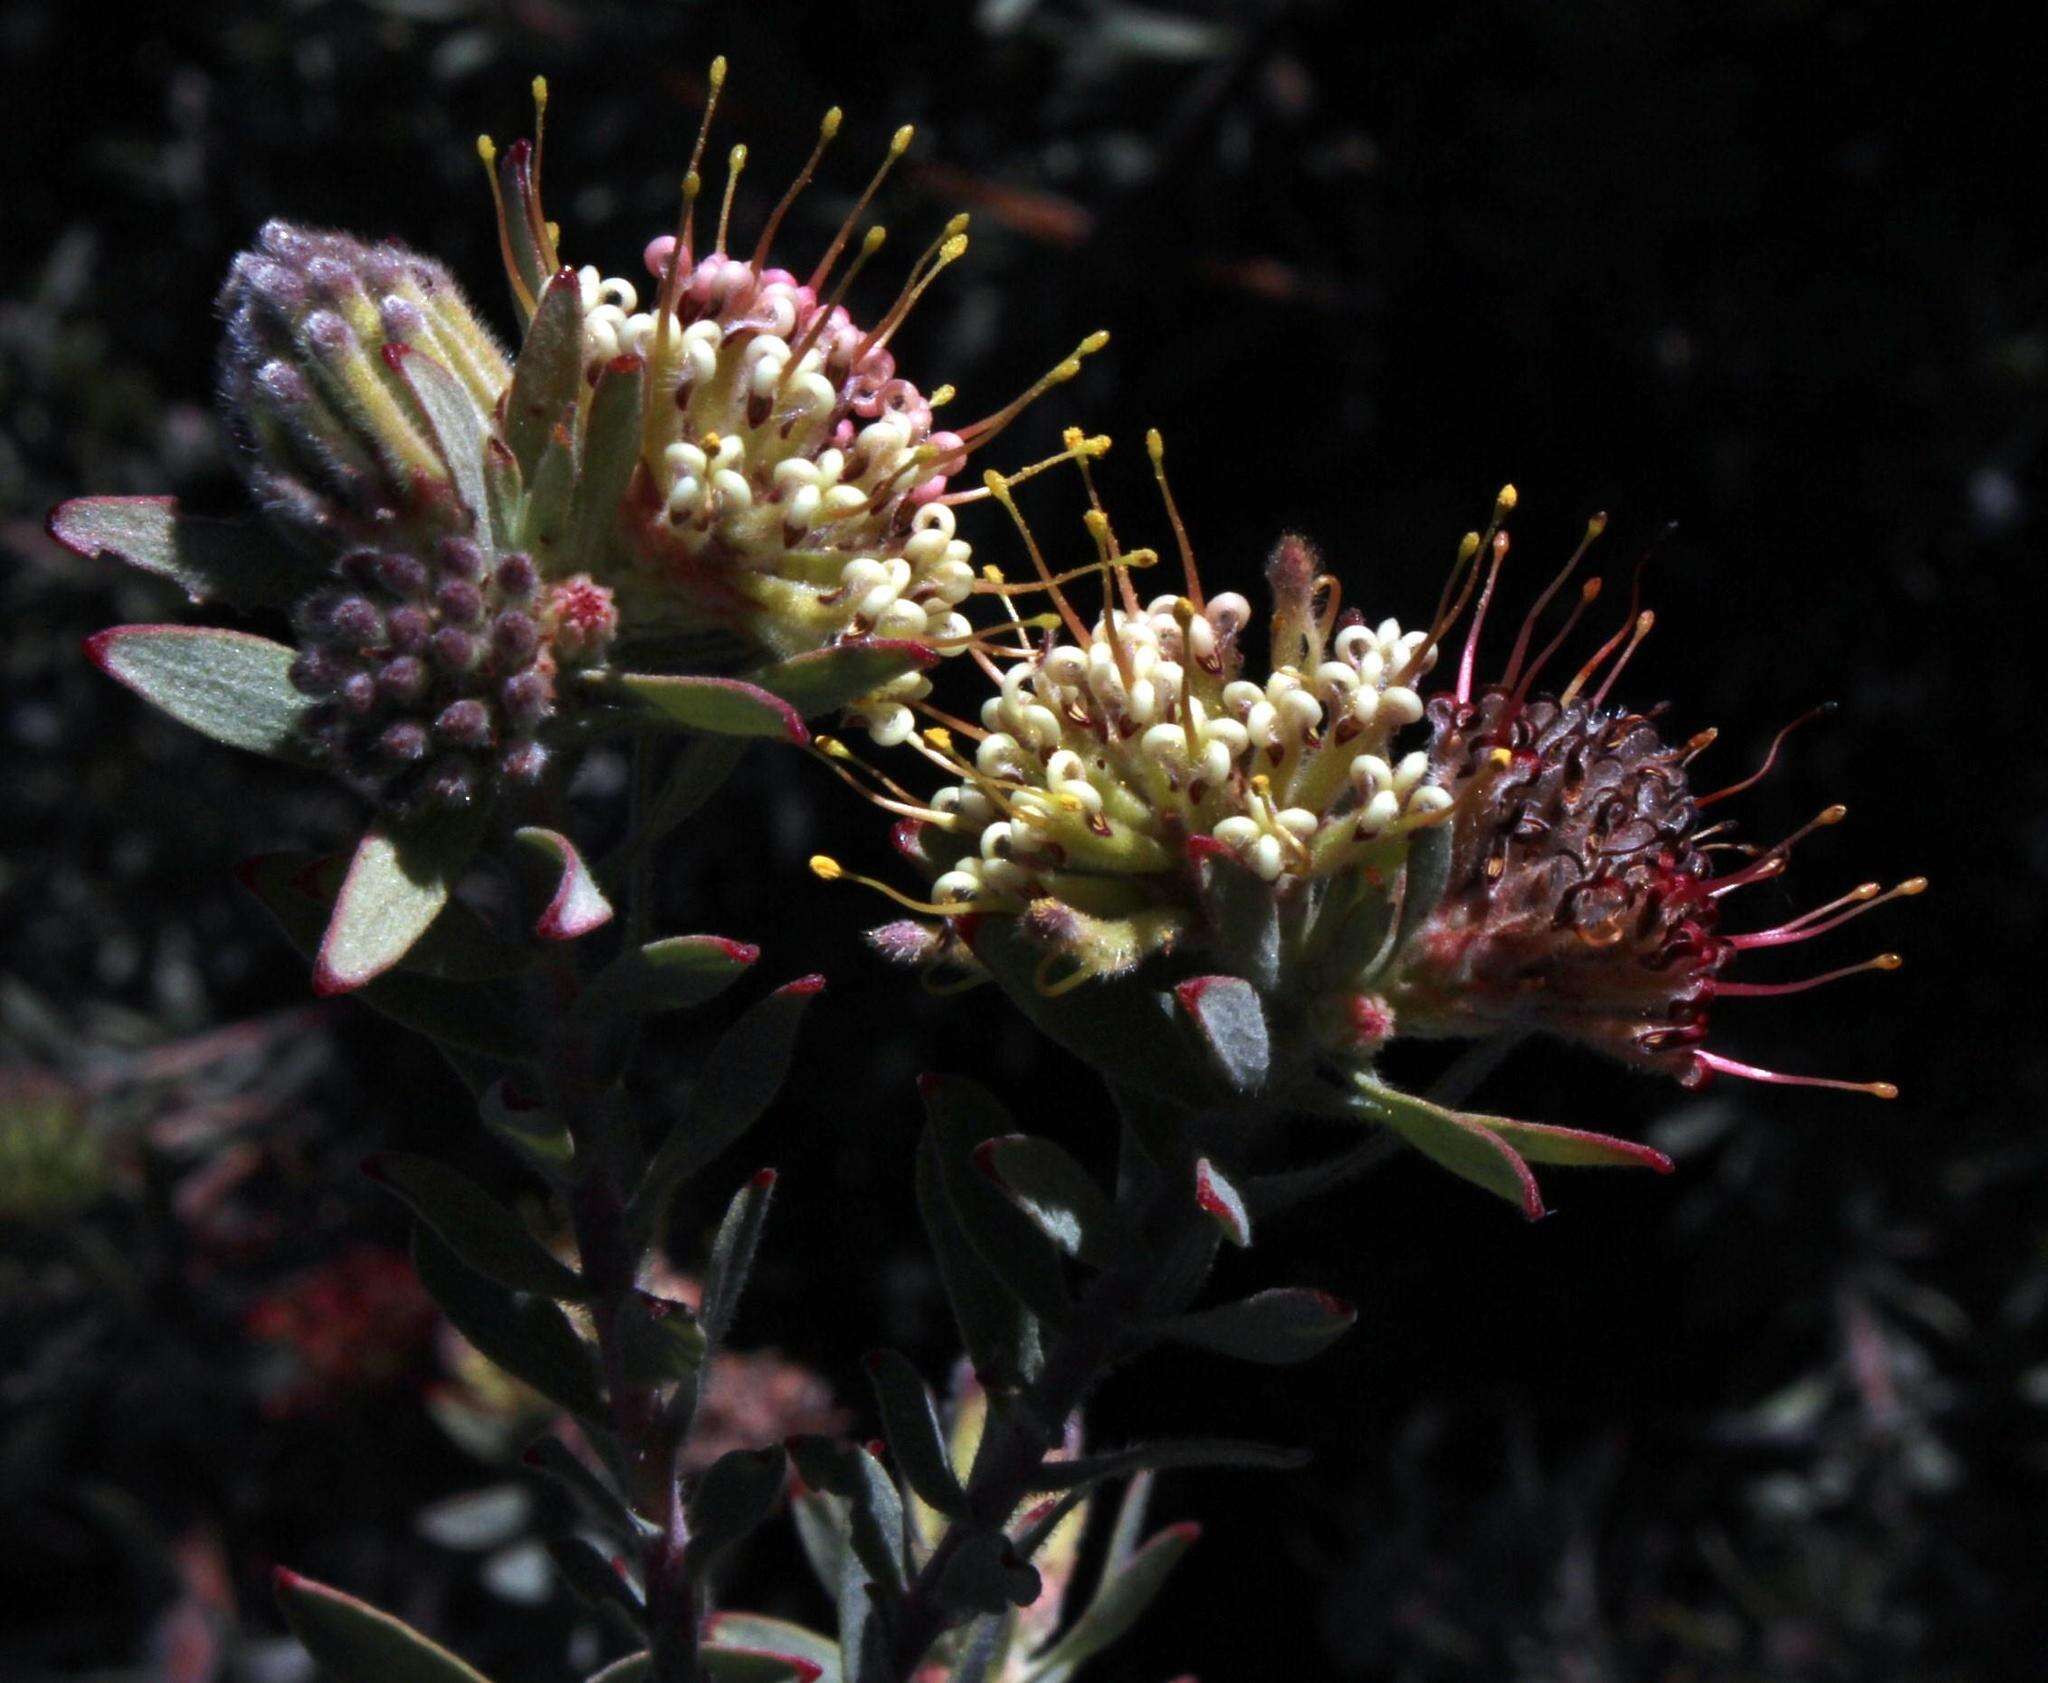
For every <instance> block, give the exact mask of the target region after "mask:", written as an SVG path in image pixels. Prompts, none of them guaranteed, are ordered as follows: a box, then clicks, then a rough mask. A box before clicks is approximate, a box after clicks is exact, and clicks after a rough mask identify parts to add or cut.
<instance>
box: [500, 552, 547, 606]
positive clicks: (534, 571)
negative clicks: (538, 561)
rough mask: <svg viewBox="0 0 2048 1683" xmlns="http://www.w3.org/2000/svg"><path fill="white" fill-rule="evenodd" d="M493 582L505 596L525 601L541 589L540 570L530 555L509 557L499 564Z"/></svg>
mask: <svg viewBox="0 0 2048 1683" xmlns="http://www.w3.org/2000/svg"><path fill="white" fill-rule="evenodd" d="M493 582H495V583H496V585H497V587H498V589H499V591H500V592H501V593H503V594H504V595H506V596H509V597H513V598H516V599H519V600H522V601H523V600H524V599H525V598H527V597H529V596H531V595H532V594H533V593H534V592H535V591H536V590H538V589H539V588H540V569H539V568H538V567H536V566H535V565H534V564H533V557H532V556H530V555H508V556H506V557H505V559H504V560H502V561H500V562H499V563H498V571H497V573H496V575H495V578H494V581H493Z"/></svg>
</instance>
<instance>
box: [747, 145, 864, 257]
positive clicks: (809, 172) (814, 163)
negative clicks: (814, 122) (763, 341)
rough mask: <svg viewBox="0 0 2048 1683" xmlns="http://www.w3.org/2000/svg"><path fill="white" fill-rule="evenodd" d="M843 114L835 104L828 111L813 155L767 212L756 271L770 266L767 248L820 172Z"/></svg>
mask: <svg viewBox="0 0 2048 1683" xmlns="http://www.w3.org/2000/svg"><path fill="white" fill-rule="evenodd" d="M844 115H845V113H843V112H842V111H841V110H840V109H839V107H838V106H836V105H835V106H833V107H832V109H831V110H830V111H827V112H826V113H825V116H824V120H823V121H822V122H820V123H819V124H818V140H817V144H816V145H814V146H813V147H812V148H811V155H810V156H809V157H808V158H806V159H805V160H804V167H803V168H802V169H800V170H798V171H797V172H796V179H795V180H794V181H792V182H791V183H790V184H789V190H788V191H787V192H785V193H784V194H783V195H782V197H781V199H780V200H779V201H777V203H776V206H775V208H774V209H773V210H771V211H770V212H769V213H768V220H767V222H765V223H764V224H763V225H762V228H761V237H760V239H758V240H757V241H755V243H754V256H753V259H752V263H753V267H754V270H755V272H756V273H760V272H762V271H763V270H765V269H766V268H767V266H768V250H769V247H771V246H772V245H774V244H775V236H776V234H778V233H779V232H780V231H781V229H782V219H783V218H784V217H785V216H787V215H788V214H789V212H790V207H791V206H792V205H794V204H795V203H796V201H797V198H798V196H799V195H801V194H802V192H803V190H804V189H805V188H806V187H808V186H810V184H811V177H812V176H813V175H815V174H816V173H817V170H818V164H819V161H820V160H821V159H822V158H823V157H824V156H825V148H826V147H828V146H830V145H831V144H832V138H833V136H834V135H836V134H838V132H839V124H840V122H841V120H842V119H843V117H844Z"/></svg>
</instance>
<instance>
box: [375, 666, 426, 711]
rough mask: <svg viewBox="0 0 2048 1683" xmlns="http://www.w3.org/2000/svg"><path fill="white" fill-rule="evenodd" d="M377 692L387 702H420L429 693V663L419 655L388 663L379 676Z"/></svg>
mask: <svg viewBox="0 0 2048 1683" xmlns="http://www.w3.org/2000/svg"><path fill="white" fill-rule="evenodd" d="M377 691H378V693H379V694H380V695H382V696H383V697H384V699H385V700H386V701H391V702H397V703H400V704H403V703H406V702H412V701H417V700H419V698H420V697H421V696H423V695H425V694H426V693H427V663H426V662H425V661H423V660H421V659H420V658H419V657H418V656H417V655H400V656H399V657H398V658H397V659H396V660H388V661H386V662H385V663H384V669H383V670H382V671H381V672H379V673H378V674H377Z"/></svg>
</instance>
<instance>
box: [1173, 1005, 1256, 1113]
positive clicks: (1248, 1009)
mask: <svg viewBox="0 0 2048 1683" xmlns="http://www.w3.org/2000/svg"><path fill="white" fill-rule="evenodd" d="M1173 997H1174V998H1175V999H1176V1000H1177V1001H1179V1003H1180V1008H1181V1010H1182V1011H1183V1012H1185V1013H1186V1015H1187V1019H1188V1021H1189V1022H1190V1023H1192V1024H1193V1025H1194V1028H1195V1036H1196V1039H1197V1040H1198V1041H1199V1042H1200V1043H1201V1045H1202V1048H1203V1050H1204V1051H1206V1052H1207V1053H1208V1054H1209V1061H1210V1063H1211V1064H1213V1065H1214V1066H1215V1069H1216V1073H1217V1074H1218V1075H1220V1076H1222V1078H1223V1079H1224V1081H1226V1082H1227V1083H1228V1084H1229V1085H1230V1087H1231V1089H1232V1090H1233V1091H1235V1092H1239V1093H1249V1092H1253V1091H1255V1090H1256V1089H1257V1088H1259V1087H1261V1086H1263V1085H1264V1083H1265V1080H1266V1071H1267V1069H1268V1068H1269V1067H1270V1066H1271V1064H1272V1060H1273V1046H1272V1039H1271V1036H1270V1035H1269V1034H1268V1033H1267V1031H1266V1011H1265V1007H1264V1006H1263V1005H1262V1004H1261V1003H1260V1002H1259V995H1258V990H1257V989H1255V988H1254V987H1253V986H1252V985H1251V983H1249V982H1247V981H1246V980H1245V979H1244V978H1243V977H1241V976H1192V977H1190V978H1189V979H1188V980H1187V981H1185V982H1182V983H1180V984H1179V985H1178V986H1177V987H1175V989H1174V990H1173Z"/></svg>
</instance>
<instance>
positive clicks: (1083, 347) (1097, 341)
mask: <svg viewBox="0 0 2048 1683" xmlns="http://www.w3.org/2000/svg"><path fill="white" fill-rule="evenodd" d="M1108 343H1109V331H1108V329H1106V328H1100V327H1098V328H1097V329H1096V330H1095V331H1094V332H1093V333H1091V334H1089V335H1088V337H1087V338H1085V339H1083V340H1082V341H1081V343H1080V344H1079V345H1077V346H1075V347H1074V355H1076V356H1077V357H1079V356H1093V355H1094V354H1095V353H1096V352H1097V351H1099V350H1101V349H1102V347H1103V346H1104V345H1106V344H1108Z"/></svg>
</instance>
